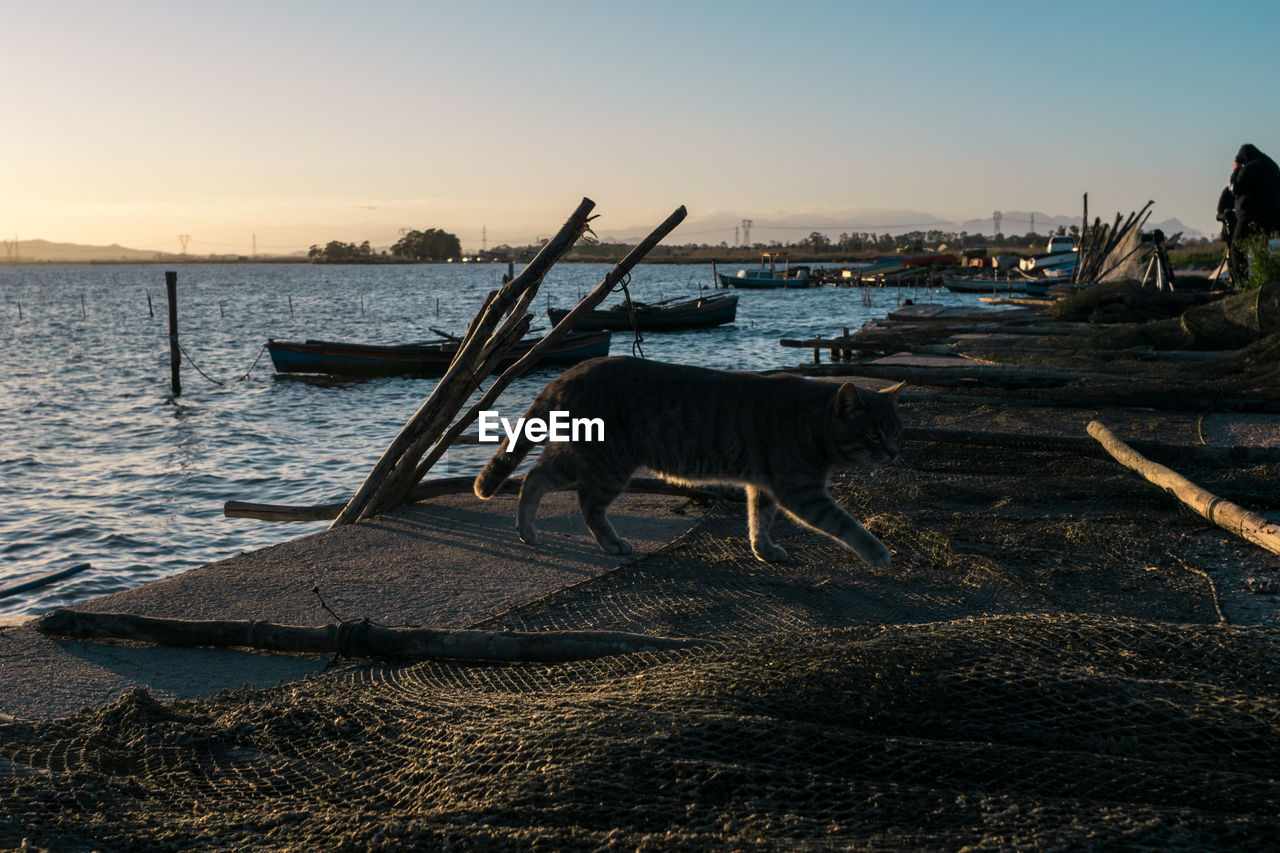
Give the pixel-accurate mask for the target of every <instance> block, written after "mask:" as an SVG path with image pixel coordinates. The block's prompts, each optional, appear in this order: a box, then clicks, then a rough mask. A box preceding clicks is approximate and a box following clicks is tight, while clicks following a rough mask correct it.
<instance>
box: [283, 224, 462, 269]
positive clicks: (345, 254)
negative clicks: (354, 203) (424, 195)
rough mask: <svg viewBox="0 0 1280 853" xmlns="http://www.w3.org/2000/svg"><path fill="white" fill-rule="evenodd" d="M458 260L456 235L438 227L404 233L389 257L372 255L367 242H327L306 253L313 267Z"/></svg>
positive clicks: (372, 252) (460, 244) (459, 255)
mask: <svg viewBox="0 0 1280 853" xmlns="http://www.w3.org/2000/svg"><path fill="white" fill-rule="evenodd" d="M460 257H462V243H461V242H460V241H459V240H458V238H457V236H456V235H453V234H450V233H449V232H448V231H441V230H439V229H437V228H428V229H427V230H426V231H410V232H409V233H407V234H405V235H404V236H403V237H401V238H400V239H399V240H397V241H396V243H395V245H394V246H392V247H391V255H390V257H388V256H387V253H386V252H375V251H374V250H373V248H372V247H371V246H370V245H369V241H368V240H365V241H364V242H363V243H359V244H356V243H344V242H342V241H341V240H330V241H329V242H328V243H326V244H325V245H324V247H323V248H322V247H320V246H319V245H313V246H312V247H311V249H310V250H309V251H308V252H307V259H308V260H309V261H311V263H313V264H376V263H417V262H421V261H447V260H450V259H452V258H460Z"/></svg>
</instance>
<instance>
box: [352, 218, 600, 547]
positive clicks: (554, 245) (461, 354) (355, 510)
mask: <svg viewBox="0 0 1280 853" xmlns="http://www.w3.org/2000/svg"><path fill="white" fill-rule="evenodd" d="M594 207H595V202H593V201H592V200H591V199H589V198H584V199H583V200H582V202H581V203H580V204H579V205H578V209H577V210H575V211H574V212H573V214H572V215H571V216H570V217H569V219H568V220H567V221H566V222H565V224H564V225H563V226H562V227H561V228H560V231H559V232H558V233H557V234H556V236H555V238H554V239H552V240H551V241H550V242H549V243H547V245H546V246H544V247H543V248H542V251H540V252H539V253H538V255H537V257H535V258H534V259H533V261H531V262H530V263H529V265H528V266H526V267H525V268H524V269H523V270H521V272H520V275H519V276H517V277H516V278H515V279H514V280H512V281H510V282H507V284H505V285H503V287H502V288H501V289H500V290H499V291H497V293H496V294H494V295H491V296H490V298H489V299H488V300H487V304H486V305H485V306H484V308H483V309H482V311H481V312H479V313H478V314H477V315H476V319H475V320H473V321H472V323H471V327H470V329H468V332H467V336H466V338H464V343H463V345H462V346H461V347H459V348H458V352H457V354H455V355H454V358H453V361H452V362H451V363H450V365H449V369H448V370H447V371H446V372H445V375H444V376H443V377H442V378H441V379H440V381H439V382H438V383H436V386H435V389H434V390H433V391H432V393H431V396H430V397H428V398H427V401H426V402H425V403H423V404H422V407H421V408H420V409H418V411H417V413H415V414H414V416H413V417H411V418H410V419H409V421H408V422H407V423H406V424H405V425H404V426H403V427H402V428H401V430H400V432H399V434H398V435H397V436H396V437H395V439H393V440H392V442H391V444H390V445H389V446H388V447H387V449H386V450H385V451H384V452H383V454H382V457H381V458H380V459H379V460H378V461H377V463H376V464H375V465H374V466H373V469H372V470H371V471H370V472H369V475H368V476H367V477H366V478H365V481H364V483H363V484H361V486H360V488H359V489H358V490H357V491H356V493H355V495H354V496H353V497H352V498H351V500H350V501H349V502H348V503H347V506H346V508H345V509H343V511H342V512H341V513H340V514H339V515H338V517H337V519H335V520H334V522H333V523H334V526H337V525H343V524H352V523H354V522H356V521H359V520H360V519H361V518H364V517H367V515H368V510H369V505H370V502H371V501H372V500H373V498H374V496H375V495H376V494H377V493H378V490H379V488H380V487H381V486H382V484H383V483H384V482H385V480H386V479H387V477H388V476H389V475H390V474H391V472H392V471H394V470H395V466H396V465H397V464H398V463H399V462H400V460H401V459H402V457H403V456H404V454H405V452H406V451H407V450H408V449H409V448H410V447H411V446H412V445H413V443H414V442H415V441H417V439H418V438H419V437H420V436H421V435H422V434H423V433H424V432H429V430H430V428H431V427H432V426H433V424H434V423H435V422H436V421H437V420H438V419H439V418H440V416H441V412H444V413H446V417H451V416H452V413H453V412H455V411H457V409H458V407H459V406H460V405H461V403H453V402H452V400H453V398H455V397H456V395H457V394H458V393H459V391H458V388H459V387H460V386H461V383H470V382H473V381H479V380H482V379H483V378H484V376H483V375H481V376H478V377H477V375H476V368H477V356H478V355H479V353H480V351H481V348H482V347H483V346H484V344H485V343H487V338H488V336H489V333H490V332H491V331H492V330H493V328H494V327H495V326H497V324H498V321H499V320H500V319H501V317H502V316H503V315H504V313H505V312H506V310H507V309H509V308H510V307H511V306H512V305H514V304H515V303H516V302H518V301H519V299H520V297H521V296H522V295H523V294H524V292H525V291H526V290H528V289H530V288H536V285H537V284H538V283H539V282H541V281H542V278H543V276H545V275H546V272H547V270H549V269H550V268H551V266H552V265H553V264H555V262H556V261H557V260H559V259H560V257H561V256H562V255H563V254H564V253H565V252H567V251H568V250H569V248H570V247H572V246H573V244H574V243H575V242H577V240H578V238H579V237H580V236H582V233H583V231H584V229H586V227H587V223H588V221H589V215H590V213H591V210H592V209H593V208H594ZM470 393H471V391H470V389H468V390H467V392H466V394H465V395H463V402H465V399H466V397H467V396H470ZM450 403H452V408H449V404H450ZM415 461H416V460H415Z"/></svg>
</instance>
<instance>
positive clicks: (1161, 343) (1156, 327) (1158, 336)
mask: <svg viewBox="0 0 1280 853" xmlns="http://www.w3.org/2000/svg"><path fill="white" fill-rule="evenodd" d="M1198 301H1200V296H1199V295H1191V294H1185V295H1177V294H1160V293H1157V292H1155V291H1152V290H1147V289H1143V288H1141V287H1137V286H1136V284H1135V283H1134V282H1116V283H1110V284H1098V285H1094V286H1092V287H1088V288H1085V289H1084V290H1083V291H1081V292H1079V293H1076V294H1072V295H1071V296H1068V297H1066V298H1065V299H1063V300H1062V302H1061V303H1059V304H1058V305H1056V306H1055V307H1054V309H1053V311H1054V314H1055V315H1056V316H1058V317H1062V318H1070V319H1089V320H1090V321H1091V322H1110V323H1123V325H1113V326H1110V327H1108V328H1105V329H1102V330H1101V331H1099V332H1098V333H1096V334H1094V335H1090V336H1088V337H1087V338H1084V339H1083V341H1082V340H1080V339H1079V338H1077V337H1073V338H1072V341H1073V345H1077V346H1079V345H1081V344H1082V343H1083V345H1084V346H1086V347H1093V348H1096V349H1125V348H1128V347H1150V348H1153V349H1157V350H1173V349H1192V350H1196V349H1198V350H1233V349H1237V348H1239V347H1244V346H1247V345H1249V344H1251V343H1254V342H1255V341H1258V340H1259V339H1261V338H1264V337H1266V336H1268V335H1272V334H1275V333H1276V332H1280V282H1273V283H1271V284H1267V285H1264V286H1263V287H1261V288H1259V289H1257V290H1251V291H1246V292H1244V293H1236V294H1232V295H1230V296H1225V297H1222V298H1220V299H1215V300H1213V301H1210V302H1208V303H1207V304H1204V305H1195V304H1193V303H1195V302H1198ZM1188 305H1191V306H1192V307H1187V306H1188ZM1162 314H1163V316H1164V317H1165V318H1164V319H1152V318H1153V317H1159V316H1161V315H1162ZM1139 321H1144V322H1139Z"/></svg>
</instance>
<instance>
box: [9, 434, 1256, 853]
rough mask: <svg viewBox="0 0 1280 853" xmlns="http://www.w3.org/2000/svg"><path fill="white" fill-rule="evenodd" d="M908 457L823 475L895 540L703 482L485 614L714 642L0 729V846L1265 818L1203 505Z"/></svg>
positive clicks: (1241, 838)
mask: <svg viewBox="0 0 1280 853" xmlns="http://www.w3.org/2000/svg"><path fill="white" fill-rule="evenodd" d="M909 453H910V459H911V460H912V462H911V464H909V465H907V466H901V467H894V468H889V469H885V470H883V471H880V472H875V473H874V474H872V475H847V476H844V477H842V478H841V479H840V480H839V481H838V483H837V484H836V486H835V491H836V493H837V496H838V497H839V498H840V500H841V502H842V503H844V504H845V505H846V506H848V507H849V508H850V509H851V510H853V511H854V512H855V513H856V514H859V515H860V516H861V517H862V518H864V519H865V520H866V522H867V524H868V525H869V526H870V528H871V529H872V530H874V531H875V532H876V533H877V534H879V535H881V536H882V537H883V538H884V540H885V542H886V543H887V544H888V545H889V546H890V548H891V549H892V550H893V551H894V552H895V555H896V556H895V565H894V566H892V567H889V568H886V569H870V568H867V567H865V566H863V565H862V564H861V563H859V562H858V561H857V560H856V558H854V557H852V556H851V555H849V554H847V553H846V552H844V551H842V550H841V549H839V548H838V547H837V546H835V545H833V544H830V543H829V542H828V541H827V540H825V539H824V538H823V537H820V536H818V535H817V534H814V533H811V532H809V531H806V530H803V529H800V528H797V527H795V526H794V525H791V524H789V523H782V524H780V529H779V531H778V536H777V539H778V541H779V543H780V544H782V545H783V546H784V547H786V548H787V549H788V550H789V551H791V553H792V555H793V559H792V560H791V562H790V563H788V564H786V565H765V564H762V563H759V562H758V561H756V560H754V559H753V558H752V557H751V554H750V551H749V549H748V548H747V546H746V542H745V536H744V520H743V519H742V517H741V509H740V508H737V507H720V508H717V509H716V510H714V511H713V512H712V513H711V514H710V516H709V517H708V519H707V520H706V522H705V523H704V524H703V525H702V526H701V527H699V528H698V529H697V530H695V531H694V532H692V533H691V534H689V535H688V536H686V537H685V538H683V539H682V540H680V541H678V542H677V543H674V544H673V545H672V546H670V547H669V548H668V549H665V550H664V551H663V552H660V553H658V554H656V555H654V556H651V557H649V558H648V559H645V560H642V561H640V562H637V563H634V564H630V565H626V566H623V567H620V568H618V569H616V570H614V571H612V572H609V573H607V574H605V575H602V576H600V577H597V578H592V579H590V580H588V581H585V582H583V583H580V584H577V585H575V586H572V587H568V588H566V589H563V590H560V591H557V592H555V593H553V594H551V595H548V596H547V597H545V598H543V599H540V600H537V601H534V602H530V603H527V604H525V605H522V606H520V607H518V608H516V609H514V610H512V611H510V612H507V613H503V614H499V615H496V616H494V617H493V618H491V619H489V620H487V621H486V622H484V623H482V626H481V627H490V628H493V627H504V626H505V627H513V628H522V629H526V630H537V629H541V628H567V627H572V628H612V629H621V630H641V631H645V632H649V633H654V634H667V635H683V636H697V637H704V638H709V639H711V640H712V642H711V643H709V644H708V645H706V646H703V647H699V648H695V649H689V650H684V651H679V652H669V653H661V654H634V655H624V656H617V657H611V658H604V659H598V660H593V661H580V662H572V663H564V664H556V665H546V664H507V665H501V664H497V665H495V664H480V663H466V662H457V663H441V662H426V663H418V664H412V665H396V666H392V665H386V664H378V663H348V664H345V665H343V666H340V667H337V668H335V669H333V670H331V671H330V672H328V673H326V674H324V675H322V676H320V677H317V678H314V679H311V680H308V681H304V682H299V683H293V684H288V685H284V686H281V687H278V688H275V689H270V690H241V691H236V692H231V693H224V694H220V695H218V696H215V697H213V698H210V699H207V700H203V701H187V702H177V703H158V702H156V701H154V700H153V699H152V698H151V697H149V696H148V695H147V694H145V693H142V692H138V693H134V694H132V695H130V696H127V697H125V698H123V699H122V700H120V701H117V702H116V703H114V704H112V705H109V706H106V707H103V708H97V709H92V710H87V711H84V712H82V713H80V714H78V715H75V716H72V717H70V718H67V719H64V720H54V721H43V722H22V721H19V722H11V723H7V724H4V725H0V798H3V801H4V803H5V809H4V811H3V812H0V847H8V846H15V845H17V844H18V843H20V841H21V840H22V839H24V838H25V839H28V840H29V842H30V844H31V845H33V846H35V847H47V848H53V849H98V850H117V849H120V850H123V849H131V848H134V847H136V846H138V845H139V844H140V843H141V845H142V846H145V847H146V848H148V849H158V850H189V849H193V848H200V849H204V848H236V849H242V848H263V849H276V850H314V849H333V850H343V849H396V848H397V847H403V846H417V847H421V848H426V849H435V848H441V849H443V848H446V847H450V846H465V847H485V848H488V847H520V848H526V847H544V848H546V849H557V850H560V849H565V850H571V849H602V848H603V849H625V850H670V849H689V850H694V849H697V850H701V849H708V848H714V849H744V850H750V849H776V848H778V847H793V848H797V849H813V848H831V847H858V848H867V849H920V848H939V847H945V848H957V849H958V848H962V847H969V848H971V849H1005V848H1009V847H1032V846H1035V847H1065V848H1079V847H1088V846H1091V845H1103V846H1105V845H1108V844H1111V845H1115V844H1124V845H1127V846H1130V847H1137V848H1140V849H1151V850H1202V849H1206V848H1235V849H1248V848H1252V847H1256V846H1258V845H1259V844H1261V843H1264V842H1265V843H1270V841H1273V840H1274V839H1275V838H1276V837H1280V814H1278V813H1277V811H1276V808H1275V804H1276V803H1277V802H1280V781H1278V780H1277V773H1276V768H1277V767H1280V675H1277V672H1278V667H1277V665H1278V664H1280V636H1278V635H1277V632H1276V631H1275V630H1274V629H1268V628H1244V627H1231V626H1228V625H1225V624H1222V623H1221V619H1220V616H1219V615H1218V613H1217V610H1216V604H1215V602H1216V592H1215V590H1214V587H1213V585H1212V583H1210V582H1209V581H1208V579H1207V578H1206V576H1204V575H1203V574H1197V573H1195V572H1191V571H1186V570H1185V568H1184V566H1183V564H1182V562H1181V560H1182V559H1183V558H1184V555H1188V554H1193V553H1194V548H1195V542H1196V537H1197V535H1198V531H1199V530H1201V529H1202V526H1201V524H1200V522H1199V521H1198V520H1196V519H1195V518H1194V517H1190V516H1189V515H1188V514H1186V513H1182V512H1180V511H1179V510H1178V509H1177V508H1176V505H1173V504H1172V502H1171V501H1169V499H1168V498H1167V497H1166V496H1164V495H1163V494H1161V493H1160V492H1158V491H1157V490H1154V489H1151V488H1150V487H1149V486H1147V485H1146V484H1145V483H1135V482H1134V480H1133V477H1132V475H1130V474H1129V473H1128V472H1126V471H1124V470H1123V469H1120V468H1119V466H1115V465H1114V464H1113V463H1110V462H1109V461H1108V460H1104V459H1099V458H1093V457H1089V456H1084V455H1080V454H1067V453H1048V452H1042V451H1038V450H1036V449H1035V448H1034V446H1030V447H1028V448H1026V449H1010V450H1003V451H1000V452H998V453H992V454H984V453H982V452H979V451H967V452H964V453H957V452H955V451H954V449H949V448H946V447H943V446H940V445H921V446H918V447H912V448H909ZM1027 471H1036V472H1039V474H1038V476H1036V477H1035V478H1032V479H1031V480H1030V481H1028V478H1027V477H1026V475H1025V472H1027ZM1254 473H1256V474H1257V476H1258V477H1259V478H1261V479H1266V478H1267V477H1269V476H1273V475H1274V474H1275V472H1274V471H1273V470H1272V469H1271V468H1268V467H1267V466H1258V468H1257V469H1256V470H1255V472H1254ZM1152 519H1155V523H1156V524H1157V525H1158V530H1159V535H1153V532H1154V531H1153V530H1152V529H1151V524H1152V523H1153V522H1152ZM140 840H142V841H140Z"/></svg>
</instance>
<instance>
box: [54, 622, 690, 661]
mask: <svg viewBox="0 0 1280 853" xmlns="http://www.w3.org/2000/svg"><path fill="white" fill-rule="evenodd" d="M35 627H36V630H37V631H39V632H40V633H42V634H45V635H54V636H62V637H74V638H76V639H118V640H138V641H142V642H147V643H156V644H158V645H166V646H214V647H220V648H224V647H241V648H252V649H264V650H269V651H279V652H312V653H320V654H334V653H337V654H340V655H343V656H345V657H373V658H411V659H423V658H439V659H446V660H485V661H537V662H557V661H572V660H588V659H590V658H599V657H607V656H609V655H619V654H634V653H637V652H659V651H668V650H673V649H687V648H694V647H697V646H702V645H705V644H706V643H707V642H709V641H707V640H699V639H693V638H684V637H653V636H649V635H647V634H632V633H627V632H624V631H538V632H531V631H478V630H457V631H452V630H442V629H435V628H388V627H383V626H381V625H375V624H373V623H371V622H369V621H367V620H361V621H358V622H340V623H332V624H329V625H315V626H311V625H278V624H276V623H273V622H265V621H257V620H203V619H163V618H157V617H154V616H134V615H132V614H129V613H93V612H87V611H77V610H65V609H64V610H55V611H53V612H52V613H48V614H45V615H44V616H41V617H40V618H39V619H38V620H37V621H36V625H35Z"/></svg>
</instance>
